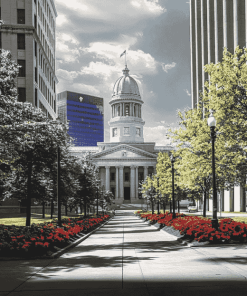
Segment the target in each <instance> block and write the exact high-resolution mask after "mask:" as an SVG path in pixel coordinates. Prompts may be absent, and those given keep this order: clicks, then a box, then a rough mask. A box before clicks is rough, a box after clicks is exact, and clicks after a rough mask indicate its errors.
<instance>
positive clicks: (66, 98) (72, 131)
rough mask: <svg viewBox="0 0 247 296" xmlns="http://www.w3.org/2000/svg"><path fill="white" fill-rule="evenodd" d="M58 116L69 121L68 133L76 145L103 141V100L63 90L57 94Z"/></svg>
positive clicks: (95, 143) (64, 120) (92, 144)
mask: <svg viewBox="0 0 247 296" xmlns="http://www.w3.org/2000/svg"><path fill="white" fill-rule="evenodd" d="M57 101H58V116H59V119H60V120H61V121H62V122H64V123H66V122H67V121H68V122H69V131H68V133H69V135H70V136H71V137H73V138H74V139H75V141H74V144H75V145H76V146H97V142H103V141H104V100H103V98H99V97H94V96H90V95H87V94H81V93H75V92H69V91H64V92H62V93H59V94H58V95H57Z"/></svg>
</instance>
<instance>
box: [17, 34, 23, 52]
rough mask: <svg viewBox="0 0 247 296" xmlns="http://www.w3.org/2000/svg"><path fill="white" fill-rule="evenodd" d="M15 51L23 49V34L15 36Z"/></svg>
mask: <svg viewBox="0 0 247 296" xmlns="http://www.w3.org/2000/svg"><path fill="white" fill-rule="evenodd" d="M17 49H25V34H17Z"/></svg>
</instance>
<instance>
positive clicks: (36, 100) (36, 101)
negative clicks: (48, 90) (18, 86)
mask: <svg viewBox="0 0 247 296" xmlns="http://www.w3.org/2000/svg"><path fill="white" fill-rule="evenodd" d="M35 107H38V90H37V88H35Z"/></svg>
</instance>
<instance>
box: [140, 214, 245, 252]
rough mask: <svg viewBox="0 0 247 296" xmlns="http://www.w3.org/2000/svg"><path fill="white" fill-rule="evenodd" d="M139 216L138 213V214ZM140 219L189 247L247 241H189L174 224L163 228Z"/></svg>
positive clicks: (234, 243)
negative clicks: (173, 226)
mask: <svg viewBox="0 0 247 296" xmlns="http://www.w3.org/2000/svg"><path fill="white" fill-rule="evenodd" d="M137 217H138V215H137ZM138 218H139V219H140V220H142V221H143V223H145V224H147V225H149V226H153V227H154V228H155V229H156V230H157V231H164V232H166V233H168V234H170V235H173V236H174V238H176V240H177V241H178V242H179V243H181V244H182V245H183V246H187V247H189V248H195V247H224V246H225V247H227V246H229V247H230V246H239V245H246V246H247V243H239V242H230V243H210V242H209V241H205V242H198V241H195V240H193V241H189V242H188V241H187V240H186V239H183V235H182V234H180V233H178V232H179V230H176V229H174V228H172V226H165V227H162V228H158V226H157V225H156V224H157V223H156V224H149V222H150V221H146V220H143V219H144V218H140V217H138ZM165 228H166V229H165Z"/></svg>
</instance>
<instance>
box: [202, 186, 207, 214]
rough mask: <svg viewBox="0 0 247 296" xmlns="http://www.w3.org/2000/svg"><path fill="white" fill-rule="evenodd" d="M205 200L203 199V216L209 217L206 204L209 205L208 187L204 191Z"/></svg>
mask: <svg viewBox="0 0 247 296" xmlns="http://www.w3.org/2000/svg"><path fill="white" fill-rule="evenodd" d="M203 196H204V200H203V217H207V214H206V206H207V191H206V189H205V190H204V192H203Z"/></svg>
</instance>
